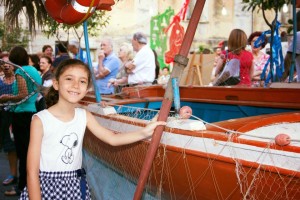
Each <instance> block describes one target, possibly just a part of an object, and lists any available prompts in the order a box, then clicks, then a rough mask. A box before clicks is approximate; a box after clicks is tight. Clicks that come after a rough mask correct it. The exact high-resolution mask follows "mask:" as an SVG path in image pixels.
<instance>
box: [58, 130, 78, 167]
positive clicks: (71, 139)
mask: <svg viewBox="0 0 300 200" xmlns="http://www.w3.org/2000/svg"><path fill="white" fill-rule="evenodd" d="M60 143H61V144H62V145H64V146H65V149H66V150H65V153H64V154H63V155H62V157H61V160H62V161H63V162H64V163H65V164H71V163H72V162H73V160H74V154H73V149H74V148H75V147H76V146H77V145H78V136H77V134H76V133H71V134H69V135H65V136H63V138H62V139H61V140H60Z"/></svg>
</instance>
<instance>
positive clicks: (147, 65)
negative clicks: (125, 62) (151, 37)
mask: <svg viewBox="0 0 300 200" xmlns="http://www.w3.org/2000/svg"><path fill="white" fill-rule="evenodd" d="M133 63H134V65H135V69H134V70H133V71H132V74H129V75H128V83H129V84H138V83H152V82H153V81H154V79H155V67H156V66H155V57H154V53H153V51H152V49H151V48H150V47H149V46H147V45H145V46H143V47H142V48H141V49H140V50H139V51H138V52H137V53H136V55H135V57H134V59H133Z"/></svg>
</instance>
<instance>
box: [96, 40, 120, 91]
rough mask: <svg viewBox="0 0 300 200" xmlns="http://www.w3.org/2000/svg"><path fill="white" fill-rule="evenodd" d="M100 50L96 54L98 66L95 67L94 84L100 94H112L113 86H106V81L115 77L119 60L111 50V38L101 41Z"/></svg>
mask: <svg viewBox="0 0 300 200" xmlns="http://www.w3.org/2000/svg"><path fill="white" fill-rule="evenodd" d="M100 47H101V51H100V53H99V55H98V66H97V68H96V70H95V71H96V73H95V74H96V85H97V88H98V90H99V91H100V94H113V92H114V87H113V86H110V87H108V81H109V79H111V78H116V76H117V73H118V71H119V68H120V65H121V61H120V59H119V58H118V57H117V56H116V55H115V53H114V52H113V44H112V40H111V39H103V40H102V42H101V45H100Z"/></svg>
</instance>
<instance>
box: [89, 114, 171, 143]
mask: <svg viewBox="0 0 300 200" xmlns="http://www.w3.org/2000/svg"><path fill="white" fill-rule="evenodd" d="M159 125H166V122H164V121H159V122H158V121H152V122H151V123H149V124H148V125H147V126H146V127H144V128H141V129H139V130H137V131H134V132H129V133H122V134H116V133H114V132H112V131H110V130H108V129H106V128H104V127H102V126H101V125H100V124H99V123H98V122H97V120H96V118H95V117H94V116H93V115H92V114H91V113H90V112H88V111H87V127H88V129H89V130H90V131H91V132H92V133H93V134H94V135H95V136H96V137H97V138H99V139H100V140H102V141H103V142H105V143H107V144H110V145H112V146H119V145H124V144H130V143H134V142H137V141H139V140H142V139H145V138H148V137H150V136H151V135H152V134H153V131H154V129H155V128H156V126H159Z"/></svg>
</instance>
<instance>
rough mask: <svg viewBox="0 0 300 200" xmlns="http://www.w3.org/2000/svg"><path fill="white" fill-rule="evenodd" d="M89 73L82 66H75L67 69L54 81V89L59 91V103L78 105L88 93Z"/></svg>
mask: <svg viewBox="0 0 300 200" xmlns="http://www.w3.org/2000/svg"><path fill="white" fill-rule="evenodd" d="M88 86H89V82H88V72H87V70H86V69H84V67H83V66H81V65H73V66H71V67H69V68H68V69H66V70H65V71H64V72H63V73H62V74H61V75H60V77H59V80H58V81H57V80H54V81H53V87H54V89H56V90H58V93H59V101H66V102H69V103H73V104H75V103H78V102H79V101H80V100H81V99H82V98H83V97H84V96H85V95H86V93H87V92H88Z"/></svg>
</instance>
